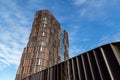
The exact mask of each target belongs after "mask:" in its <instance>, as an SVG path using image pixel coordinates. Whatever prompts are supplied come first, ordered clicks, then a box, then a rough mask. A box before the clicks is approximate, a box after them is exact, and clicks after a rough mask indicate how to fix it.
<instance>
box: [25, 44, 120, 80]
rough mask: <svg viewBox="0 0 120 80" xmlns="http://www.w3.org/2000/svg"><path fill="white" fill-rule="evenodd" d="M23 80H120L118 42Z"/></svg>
mask: <svg viewBox="0 0 120 80" xmlns="http://www.w3.org/2000/svg"><path fill="white" fill-rule="evenodd" d="M23 80H120V42H114V43H109V44H105V45H103V46H100V47H97V48H95V49H93V50H90V51H88V52H85V53H83V54H81V55H78V56H76V57H73V58H71V59H69V60H66V61H64V62H62V63H59V64H57V65H54V66H52V67H50V68H47V69H45V70H42V71H40V72H38V73H35V74H33V75H30V76H28V77H27V78H24V79H23Z"/></svg>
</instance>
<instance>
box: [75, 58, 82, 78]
mask: <svg viewBox="0 0 120 80" xmlns="http://www.w3.org/2000/svg"><path fill="white" fill-rule="evenodd" d="M76 62H77V69H78V76H79V80H82V79H81V73H80V66H79V61H78V57H76Z"/></svg>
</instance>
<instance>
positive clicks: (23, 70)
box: [16, 10, 69, 80]
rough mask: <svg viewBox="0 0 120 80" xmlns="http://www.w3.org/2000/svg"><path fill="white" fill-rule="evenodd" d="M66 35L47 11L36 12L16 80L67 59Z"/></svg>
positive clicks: (67, 45) (67, 43)
mask: <svg viewBox="0 0 120 80" xmlns="http://www.w3.org/2000/svg"><path fill="white" fill-rule="evenodd" d="M68 47H69V42H68V33H67V32H66V31H65V30H63V29H62V28H61V25H60V23H59V22H58V21H57V20H56V19H55V17H54V16H53V15H52V14H51V13H50V12H49V11H48V10H41V11H38V12H36V15H35V18H34V22H33V25H32V30H31V33H30V37H29V41H28V44H27V47H25V48H24V50H23V54H22V57H21V61H20V65H19V68H18V71H17V74H16V80H21V79H22V78H25V77H26V76H28V75H31V74H33V73H36V72H39V71H41V70H43V69H46V68H48V67H51V66H53V65H55V64H57V63H60V62H62V61H64V60H67V59H68V58H69V55H68Z"/></svg>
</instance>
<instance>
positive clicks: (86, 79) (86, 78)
mask: <svg viewBox="0 0 120 80" xmlns="http://www.w3.org/2000/svg"><path fill="white" fill-rule="evenodd" d="M81 59H82V63H83V69H84V73H85V80H88V77H87V73H86V69H85V62H84V58H83V55H81Z"/></svg>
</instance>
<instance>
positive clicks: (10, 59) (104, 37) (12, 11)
mask: <svg viewBox="0 0 120 80" xmlns="http://www.w3.org/2000/svg"><path fill="white" fill-rule="evenodd" d="M42 9H48V10H50V11H51V12H52V14H53V15H54V16H55V17H56V19H57V20H58V21H59V22H60V23H61V26H62V27H63V28H64V29H65V30H67V31H68V33H69V43H70V47H69V55H70V57H73V56H76V55H78V54H80V53H83V52H85V51H88V50H90V49H93V48H95V47H96V46H99V45H102V44H105V43H109V42H113V41H119V40H120V29H119V28H120V0H0V80H14V78H15V75H16V71H17V67H18V65H19V61H20V57H21V54H22V51H23V48H24V47H26V44H27V42H28V37H29V34H30V31H31V27H32V23H33V18H34V15H35V12H36V11H38V10H42Z"/></svg>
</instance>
